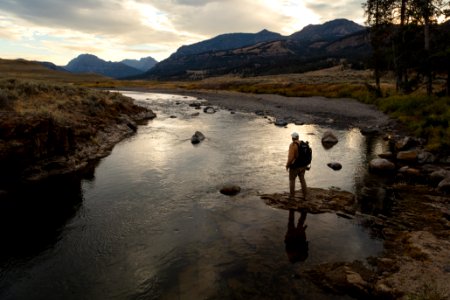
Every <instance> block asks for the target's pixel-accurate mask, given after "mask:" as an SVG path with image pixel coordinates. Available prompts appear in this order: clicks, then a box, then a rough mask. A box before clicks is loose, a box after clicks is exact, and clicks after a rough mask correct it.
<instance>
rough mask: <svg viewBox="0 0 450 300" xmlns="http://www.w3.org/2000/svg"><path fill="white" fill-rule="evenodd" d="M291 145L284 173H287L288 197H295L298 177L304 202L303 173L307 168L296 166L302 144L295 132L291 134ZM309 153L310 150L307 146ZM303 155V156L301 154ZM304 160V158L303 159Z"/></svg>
mask: <svg viewBox="0 0 450 300" xmlns="http://www.w3.org/2000/svg"><path fill="white" fill-rule="evenodd" d="M291 137H292V143H291V144H290V145H289V153H288V159H287V162H286V171H289V196H290V197H291V198H294V197H295V179H296V178H297V177H298V178H299V179H300V184H301V186H302V193H303V198H304V199H305V200H306V196H307V190H306V181H305V171H306V169H307V168H308V164H309V163H308V164H307V165H306V166H303V165H300V166H299V165H298V164H297V163H296V162H300V161H301V159H302V157H299V149H300V144H301V143H303V144H304V142H302V141H300V140H299V135H298V133H297V132H293V133H292V134H291ZM308 149H309V151H311V150H310V148H309V146H308ZM303 155H305V154H303ZM303 158H304V157H303Z"/></svg>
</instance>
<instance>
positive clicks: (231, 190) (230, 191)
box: [220, 184, 241, 196]
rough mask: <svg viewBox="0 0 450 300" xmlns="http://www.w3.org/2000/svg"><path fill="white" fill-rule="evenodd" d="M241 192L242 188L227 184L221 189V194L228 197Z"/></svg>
mask: <svg viewBox="0 0 450 300" xmlns="http://www.w3.org/2000/svg"><path fill="white" fill-rule="evenodd" d="M240 191H241V187H240V186H238V185H235V184H226V185H224V186H223V187H222V188H221V189H220V192H221V193H222V194H224V195H227V196H234V195H237V194H238V193H239V192H240Z"/></svg>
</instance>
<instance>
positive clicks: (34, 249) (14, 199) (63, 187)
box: [0, 175, 83, 262]
mask: <svg viewBox="0 0 450 300" xmlns="http://www.w3.org/2000/svg"><path fill="white" fill-rule="evenodd" d="M82 199H83V195H82V190H81V179H80V178H79V177H78V176H76V175H74V176H61V177H58V178H51V179H48V180H46V181H44V182H40V183H39V184H32V183H30V184H27V185H20V186H16V187H15V188H14V189H12V190H9V191H8V192H6V193H4V194H3V195H2V196H1V197H0V236H1V237H2V246H1V247H0V262H1V261H5V260H10V259H11V257H15V258H26V257H29V256H33V255H36V254H38V253H40V252H42V251H43V250H45V249H47V248H48V247H51V246H52V245H53V244H55V243H56V242H57V241H58V239H59V234H60V232H61V230H62V228H63V227H64V225H65V224H66V222H67V221H68V220H70V219H71V218H72V217H73V216H75V214H76V212H77V210H78V208H79V207H80V205H81V202H82Z"/></svg>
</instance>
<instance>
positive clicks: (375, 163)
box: [369, 158, 395, 172]
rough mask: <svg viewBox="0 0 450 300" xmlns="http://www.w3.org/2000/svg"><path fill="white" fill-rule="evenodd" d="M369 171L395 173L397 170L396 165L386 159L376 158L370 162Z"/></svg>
mask: <svg viewBox="0 0 450 300" xmlns="http://www.w3.org/2000/svg"><path fill="white" fill-rule="evenodd" d="M369 170H371V171H376V172H378V171H380V172H386V171H393V170H395V164H394V163H392V162H390V161H389V160H387V159H384V158H375V159H372V160H371V161H370V162H369Z"/></svg>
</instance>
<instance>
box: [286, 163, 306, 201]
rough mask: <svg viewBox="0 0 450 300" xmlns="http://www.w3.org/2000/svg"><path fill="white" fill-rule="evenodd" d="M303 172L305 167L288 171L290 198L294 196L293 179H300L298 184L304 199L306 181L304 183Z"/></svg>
mask: <svg viewBox="0 0 450 300" xmlns="http://www.w3.org/2000/svg"><path fill="white" fill-rule="evenodd" d="M305 171H306V167H301V168H297V169H289V194H290V196H291V197H294V196H295V179H296V178H297V176H298V178H299V179H300V184H301V186H302V193H303V197H304V198H305V199H306V194H307V191H306V181H305Z"/></svg>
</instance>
